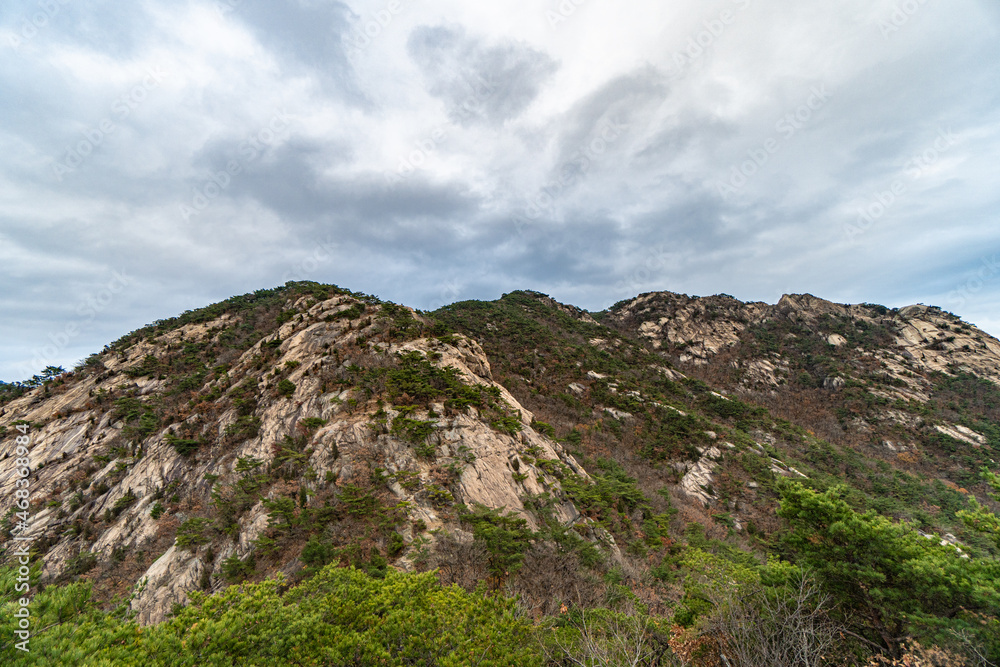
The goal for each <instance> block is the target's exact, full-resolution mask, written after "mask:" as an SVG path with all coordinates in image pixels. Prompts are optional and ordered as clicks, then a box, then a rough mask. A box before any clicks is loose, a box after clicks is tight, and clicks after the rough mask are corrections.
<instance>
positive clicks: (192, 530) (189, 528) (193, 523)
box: [177, 517, 212, 550]
mask: <svg viewBox="0 0 1000 667" xmlns="http://www.w3.org/2000/svg"><path fill="white" fill-rule="evenodd" d="M211 523H212V521H211V520H210V519H204V518H201V517H193V518H190V519H188V520H187V521H185V522H184V523H182V524H181V526H180V528H178V529H177V548H178V549H188V550H190V549H193V548H195V547H197V546H199V545H202V544H207V543H208V542H209V537H208V535H206V531H207V529H208V526H209V524H211Z"/></svg>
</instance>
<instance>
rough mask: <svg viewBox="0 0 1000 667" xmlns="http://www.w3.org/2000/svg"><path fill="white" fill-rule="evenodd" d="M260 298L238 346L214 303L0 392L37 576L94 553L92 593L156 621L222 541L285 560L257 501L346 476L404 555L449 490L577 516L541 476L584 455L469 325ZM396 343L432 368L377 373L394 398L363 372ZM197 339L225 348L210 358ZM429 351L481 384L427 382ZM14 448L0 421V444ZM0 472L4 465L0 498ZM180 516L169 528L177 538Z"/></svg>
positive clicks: (263, 503) (213, 569) (7, 470)
mask: <svg viewBox="0 0 1000 667" xmlns="http://www.w3.org/2000/svg"><path fill="white" fill-rule="evenodd" d="M277 311H278V312H277V320H278V321H279V322H281V323H280V325H279V326H276V327H274V328H273V330H271V331H266V330H265V332H264V335H262V336H260V337H259V338H258V339H256V340H252V341H246V342H245V344H244V346H243V347H244V348H245V349H240V348H239V346H237V347H235V348H234V347H229V346H227V341H231V340H232V339H233V338H234V337H235V336H236V335H238V333H239V332H238V331H236V332H234V329H237V330H238V329H239V328H240V327H244V328H246V326H247V322H246V319H245V318H244V319H241V318H240V317H237V316H236V315H234V314H232V313H222V314H220V315H219V316H217V317H212V318H209V319H207V321H202V322H196V323H189V324H181V325H179V326H176V327H173V328H169V329H168V330H165V331H163V332H161V333H157V332H156V330H155V329H154V330H152V331H148V332H145V333H144V335H143V336H142V337H138V338H135V339H133V340H127V341H125V342H124V343H121V344H116V345H115V346H114V347H113V348H112V349H108V350H106V351H105V352H103V353H101V354H100V355H95V356H94V357H92V358H91V359H90V360H88V364H87V365H86V366H85V367H84V368H83V369H81V370H78V371H77V372H75V373H71V374H67V375H65V376H63V377H62V378H60V379H59V380H58V381H56V382H54V383H50V384H47V385H46V386H45V387H43V388H38V389H35V390H33V391H32V392H30V393H28V394H27V395H26V396H23V397H22V398H19V399H17V400H14V401H13V402H10V403H8V404H7V405H6V406H4V407H3V410H2V416H0V426H3V427H5V428H6V429H7V431H6V432H7V433H8V434H10V433H12V432H13V431H12V430H11V429H12V427H13V425H14V424H15V423H16V422H19V421H21V420H24V421H27V422H30V423H31V425H32V431H31V437H32V447H31V451H30V457H29V458H30V462H31V467H32V469H33V470H34V474H33V477H32V493H33V498H35V499H37V502H38V506H37V507H36V509H35V511H34V512H33V516H32V521H31V526H30V535H31V536H32V537H34V538H35V540H36V544H39V545H41V546H42V552H43V554H44V555H43V557H42V563H43V570H42V577H43V580H46V581H54V580H58V579H60V578H61V577H65V576H68V574H72V573H80V572H86V571H88V570H87V568H88V567H93V566H94V562H97V563H101V564H102V565H104V564H111V565H110V566H107V567H104V568H103V570H102V582H103V583H104V585H106V586H107V587H108V588H109V589H110V590H109V591H108V592H110V593H117V594H122V593H125V592H127V591H128V589H129V588H134V589H135V592H136V594H135V596H134V599H133V601H132V605H133V608H134V609H135V610H136V612H137V613H138V619H139V620H140V622H143V623H151V622H158V621H160V620H162V619H163V618H164V617H165V616H166V614H167V613H168V612H169V611H170V609H171V607H172V605H173V604H175V603H178V602H184V601H185V599H186V594H187V592H188V591H191V590H196V589H208V588H219V587H220V586H222V585H224V583H225V581H226V573H225V570H224V566H225V563H226V562H227V559H229V560H228V562H229V563H230V564H232V563H234V562H235V561H233V560H232V558H233V557H236V558H239V559H241V560H244V561H246V560H247V558H248V557H252V556H257V562H258V564H259V569H261V570H263V572H264V573H269V572H275V571H279V570H286V571H294V570H295V569H296V568H298V567H301V562H300V561H299V559H298V558H297V557H296V548H295V545H291V546H290V547H286V548H284V549H283V551H282V552H281V555H283V556H285V559H284V560H282V558H281V557H273V556H262V555H261V552H262V551H263V549H262V546H261V545H262V544H263V545H267V547H268V548H270V549H272V550H273V548H274V544H273V542H274V540H275V538H274V535H273V534H274V518H273V517H274V507H275V505H273V503H276V502H279V501H288V502H290V503H291V505H290V506H291V511H293V513H296V512H297V514H296V517H301V516H303V509H304V508H311V509H314V510H315V511H316V512H320V511H324V509H323V507H321V506H319V503H318V502H316V501H315V499H318V498H321V497H322V498H324V502H325V503H327V504H328V505H330V507H331V508H332V509H329V510H328V511H329V513H330V515H331V516H334V515H337V516H339V515H340V514H344V512H341V511H340V509H339V506H338V505H337V502H338V500H337V499H338V492H339V491H342V490H343V489H353V488H354V487H359V486H366V487H371V488H372V491H371V493H370V497H371V498H375V497H376V496H377V497H378V499H379V502H380V503H382V505H384V506H393V505H395V506H398V507H399V508H401V510H399V511H401V512H402V514H401V515H400V516H402V519H401V520H400V522H399V523H398V524H397V526H396V531H395V534H396V535H398V541H397V542H396V543H395V544H394V546H393V550H394V551H395V553H394V554H393V555H395V556H396V558H395V560H394V563H395V565H396V566H397V567H401V568H404V569H408V568H412V567H413V559H414V557H415V555H416V554H417V553H418V552H419V549H418V547H419V548H427V547H428V545H430V547H431V548H432V547H433V543H434V541H435V539H436V534H437V530H438V529H450V530H452V531H461V528H460V527H459V525H458V522H457V520H456V516H457V514H456V511H455V508H456V507H457V506H459V505H467V506H470V507H474V506H477V505H482V506H485V507H487V508H491V509H497V510H502V511H504V512H507V513H512V514H514V515H518V516H521V517H523V518H524V519H525V520H526V521H527V522H528V526H529V527H530V528H532V529H534V528H537V524H538V519H537V516H536V515H535V514H532V513H531V512H528V511H526V509H525V505H524V501H523V499H524V498H526V497H531V496H532V495H539V494H546V493H548V494H551V495H552V496H553V497H554V502H553V503H552V505H551V507H550V512H551V516H552V517H553V518H554V519H555V520H557V521H559V522H560V523H561V524H563V525H566V526H572V525H574V524H576V523H578V522H579V523H582V524H586V523H588V521H589V520H588V519H586V518H584V517H581V515H580V513H579V512H578V511H577V510H576V508H575V507H574V506H573V504H572V503H571V502H569V501H568V500H566V499H565V498H564V497H563V496H562V494H561V492H560V491H559V480H558V479H557V478H556V477H553V472H554V471H556V468H554V467H553V464H554V463H555V462H558V464H560V465H563V466H565V467H566V469H568V470H570V471H572V472H573V474H575V475H578V476H579V477H580V478H582V479H586V477H587V474H586V472H584V471H583V469H582V468H581V467H580V466H579V465H578V464H577V463H576V461H575V460H574V459H573V457H572V456H570V455H569V454H567V453H566V452H565V451H564V450H563V448H562V446H561V445H559V444H558V443H556V442H554V441H553V440H551V439H550V438H548V437H546V436H544V435H542V434H539V433H537V432H536V431H535V430H534V429H533V428H532V426H531V423H532V419H533V416H532V414H531V413H530V412H529V411H527V410H525V409H524V408H523V407H522V406H521V405H520V404H519V403H518V401H517V400H516V399H514V397H513V396H511V394H510V393H509V392H508V391H507V390H506V389H505V388H504V387H502V386H500V385H499V384H497V383H496V382H494V381H493V380H492V378H491V371H490V363H489V360H488V359H487V358H486V355H485V354H484V352H483V350H482V348H481V347H480V346H479V344H478V343H476V342H475V341H473V340H470V339H468V338H466V337H464V336H449V337H448V338H447V341H446V342H442V340H439V339H435V338H428V337H420V336H416V337H414V336H413V335H412V333H411V334H409V335H407V336H399V335H397V334H394V333H392V330H393V328H396V329H404V328H410V329H414V330H416V329H418V328H419V325H420V323H419V321H418V320H417V319H416V317H415V313H414V312H413V311H411V310H409V309H405V308H401V307H396V306H394V307H392V308H389V307H385V306H382V305H378V304H372V303H370V302H366V300H364V299H360V298H356V297H354V296H350V295H345V294H340V295H335V296H332V297H330V298H326V299H322V298H316V297H315V296H300V297H297V298H288V299H285V300H284V301H283V302H282V303H280V307H278V308H277ZM389 311H391V312H389ZM282 320H284V321H282ZM257 324H258V326H259V323H257ZM251 331H252V330H251ZM252 333H253V335H257V334H258V333H260V332H252ZM387 333H388V334H389V335H386V334H387ZM401 337H402V338H405V340H398V341H397V340H394V339H395V338H401ZM206 351H209V352H210V353H211V354H206ZM401 355H409V358H410V360H411V361H410V367H411V369H415V370H414V371H413V374H414V375H417V374H419V373H423V375H424V376H425V378H427V377H429V378H431V379H430V380H429V381H428V382H430V386H428V385H424V386H418V385H419V379H418V378H412V379H411V378H406V377H402V376H401V377H402V379H397V380H398V381H399V382H404V381H406V382H412V384H413V386H412V387H411V386H409V385H407V386H405V387H399V388H397V387H391V388H390V389H389V393H390V394H392V395H393V396H395V400H394V401H389V400H385V399H386V387H385V386H384V385H385V383H386V382H387V380H386V377H387V376H386V375H385V374H384V373H382V372H381V371H382V370H384V369H390V368H395V366H394V364H396V363H397V362H398V360H399V359H400V358H401ZM207 357H215V358H217V360H222V362H223V363H220V364H218V365H217V366H216V367H215V368H209V367H207V366H206V364H205V363H204V361H203V359H205V358H207ZM446 368H448V369H451V371H449V372H453V373H454V382H453V383H452V384H453V385H454V386H455V387H458V388H460V389H461V388H464V387H473V388H477V387H478V388H481V389H482V390H484V393H483V394H482V396H487V397H488V401H484V402H482V404H481V405H475V404H469V405H464V404H462V403H459V402H456V401H454V400H451V399H452V398H453V397H449V395H448V392H449V391H450V390H447V389H443V390H441V391H440V392H438V395H437V396H435V397H432V398H428V397H430V395H431V394H434V393H435V392H437V391H438V390H439V389H441V387H440V386H438V387H434V383H435V382H437V383H440V382H441V381H442V377H443V376H441V375H440V374H438V375H435V374H434V371H433V370H429V369H439V370H440V369H446ZM392 381H393V380H391V379H390V380H388V382H392ZM419 392H424V396H421V395H419ZM477 395H478V394H477ZM501 418H502V419H505V420H506V421H505V422H503V425H502V426H499V427H498V426H497V420H498V419H501ZM414 428H417V429H421V428H422V429H424V431H419V432H416V431H413V430H412V429H414ZM407 429H411V430H409V431H408V430H407ZM414 433H417V435H413V434H414ZM13 447H14V441H13V438H7V439H5V440H4V442H3V444H2V446H0V459H2V460H4V461H7V460H9V459H10V457H11V456H12V455H13ZM526 452H527V453H526ZM255 475H260V477H259V478H256V477H255ZM376 477H377V478H379V479H378V480H376V482H377V483H376V484H373V483H372V479H373V478H376ZM14 481H15V471H14V468H13V466H11V465H3V467H2V468H0V498H2V500H0V514H2V513H5V512H8V510H9V509H10V504H11V502H12V500H11V499H12V498H13V493H12V489H13V483H14ZM247 490H250V492H247ZM241 494H242V495H241ZM235 497H239V498H240V500H239V503H241V504H239V503H236V501H234V500H233V498H235ZM341 502H342V501H341ZM371 502H374V500H372V501H371ZM269 504H270V507H269ZM296 505H299V506H300V507H299V508H298V509H296V507H295V506H296ZM235 508H238V509H235ZM285 510H286V511H288V505H287V503H286V506H285ZM338 512H339V513H340V514H338ZM350 512H351V511H350V510H347V513H346V515H347V516H348V518H351V517H350ZM199 521H201V522H202V523H200V524H199ZM589 532H591V533H592V532H593V531H592V530H590V531H589ZM198 533H200V534H198ZM191 534H194V535H195V536H194V539H193V540H189V542H192V541H193V544H189V545H188V546H183V545H182V544H181V541H180V540H179V539H178V538H179V536H181V537H183V536H184V535H188V536H190V535H191ZM269 535H270V536H271V537H269ZM390 537H391V535H390ZM269 540H270V541H269ZM298 549H299V550H301V545H298ZM261 565H262V567H260V566H261Z"/></svg>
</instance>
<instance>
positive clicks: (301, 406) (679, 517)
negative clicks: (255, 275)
mask: <svg viewBox="0 0 1000 667" xmlns="http://www.w3.org/2000/svg"><path fill="white" fill-rule="evenodd" d="M998 383H1000V342H998V341H996V340H995V339H992V338H991V337H989V336H988V335H986V334H985V333H983V332H981V331H979V330H978V329H975V328H974V327H972V326H971V325H968V324H966V323H964V322H962V321H961V320H960V319H959V318H957V317H956V316H954V315H951V314H949V313H944V312H943V311H940V310H937V309H933V308H929V307H924V306H914V307H910V308H907V309H901V310H898V311H893V310H889V309H886V308H883V307H881V306H875V305H871V304H865V305H862V306H842V305H838V304H831V303H829V302H825V301H822V300H820V299H816V298H815V297H811V296H809V295H803V296H792V297H784V298H783V299H782V301H781V302H780V303H779V304H777V305H775V306H769V305H767V304H744V303H742V302H739V301H737V300H735V299H733V298H732V297H727V296H725V295H722V296H717V297H708V298H704V299H700V298H695V297H685V296H683V295H675V294H671V293H668V292H664V293H655V294H649V295H641V296H639V297H637V298H636V299H632V300H628V301H625V302H622V303H619V304H616V305H615V306H614V307H612V308H611V309H609V310H608V311H606V312H603V313H587V312H585V311H583V310H580V309H578V308H575V307H572V306H567V305H564V304H560V303H558V302H556V301H554V300H553V299H551V298H549V297H547V296H545V295H543V294H539V293H535V292H514V293H512V294H508V295H505V296H504V297H503V298H501V299H499V300H497V301H492V302H480V301H470V302H460V303H456V304H452V305H450V306H446V307H444V308H442V309H440V310H438V311H435V312H433V313H422V312H420V311H414V310H412V309H409V308H406V307H404V306H399V305H396V304H391V303H387V302H383V301H381V300H379V299H377V298H375V297H372V296H369V295H365V294H361V293H354V292H351V291H349V290H345V289H342V288H339V287H336V286H332V285H321V284H317V283H289V284H288V285H286V286H284V287H280V288H276V289H273V290H260V291H258V292H255V293H253V294H248V295H244V296H242V297H235V298H233V299H230V300H227V301H225V302H222V303H220V304H216V305H213V306H209V307H207V308H204V309H200V310H196V311H191V312H188V313H184V314H183V315H181V316H179V317H176V318H172V319H169V320H162V321H159V322H156V323H154V324H152V325H150V326H148V327H145V328H143V329H140V330H138V331H136V332H133V333H131V334H129V335H127V336H125V337H123V338H121V339H120V340H118V341H116V342H115V343H112V344H111V345H109V346H108V347H106V348H105V350H104V351H103V352H101V353H98V354H95V355H92V356H91V357H89V358H88V359H87V360H85V361H84V362H83V363H81V364H80V366H79V367H77V368H75V369H73V371H72V372H69V373H65V372H61V369H46V371H45V372H43V373H42V374H40V375H39V376H38V377H37V378H36V379H35V380H34V381H32V382H29V383H25V384H19V385H18V384H13V385H5V386H4V387H5V388H4V391H2V392H0V396H2V399H0V400H2V401H3V404H2V407H0V409H2V414H0V429H2V430H0V435H2V436H3V443H2V445H0V456H3V457H4V459H3V461H4V463H3V464H0V465H3V466H4V467H5V468H4V469H2V470H0V486H2V487H3V494H2V495H0V512H3V513H4V514H3V530H2V533H0V540H2V541H0V557H2V558H3V560H4V561H5V562H7V563H8V564H9V565H11V566H15V565H16V562H15V559H14V557H13V553H14V547H15V542H14V540H13V538H14V537H15V535H16V534H18V531H19V530H20V528H19V527H18V525H17V524H18V520H19V517H18V514H17V513H18V511H20V510H19V508H18V507H16V505H15V504H14V503H13V500H14V497H15V496H14V493H13V489H14V482H15V476H14V469H13V467H12V466H13V464H12V463H11V462H12V461H14V457H15V453H16V452H15V449H16V446H17V436H18V435H20V434H21V432H23V431H25V430H26V429H28V430H30V433H31V446H30V454H29V458H30V468H31V478H30V481H31V489H32V491H31V502H30V508H29V510H28V511H29V513H30V515H31V520H32V527H31V529H30V533H31V535H32V540H33V541H32V563H33V565H32V586H33V588H32V592H33V593H34V598H33V601H32V606H31V609H32V621H31V622H32V628H33V629H34V635H33V637H32V640H31V652H30V653H27V654H26V653H24V652H21V651H18V650H17V649H15V648H14V642H15V640H14V637H15V635H14V632H13V631H14V629H15V628H16V627H17V624H18V618H16V617H15V616H14V612H15V611H16V610H17V609H18V608H19V606H18V605H17V602H16V600H15V595H17V594H16V593H15V592H14V586H15V581H16V569H15V567H11V568H9V569H5V570H2V574H0V585H2V586H3V588H4V590H5V593H6V595H5V598H4V599H5V600H8V602H6V603H5V604H4V606H3V607H2V608H0V632H2V634H0V659H2V660H3V661H4V664H25V665H29V664H46V665H49V664H67V665H68V664H73V665H76V664H81V665H129V664H136V665H138V664H151V665H157V664H162V665H175V664H176V665H186V664H191V665H194V664H206V665H230V664H232V665H243V664H263V663H264V662H265V661H267V662H269V663H274V662H275V661H278V662H280V663H281V664H301V665H313V664H314V665H320V664H322V665H374V664H386V665H571V664H575V665H699V666H716V665H729V666H730V667H734V666H735V665H744V666H746V665H765V664H766V665H822V664H828V665H883V664H885V665H889V664H895V665H904V664H905V665H959V664H966V665H991V664H1000V621H998V618H1000V519H998V518H997V515H996V511H997V510H998V509H1000V478H998V477H997V476H996V472H997V464H996V459H997V458H998V456H1000V384H998ZM19 425H20V427H21V428H20V431H19V430H18V426H19Z"/></svg>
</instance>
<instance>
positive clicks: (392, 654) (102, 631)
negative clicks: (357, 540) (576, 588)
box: [0, 559, 543, 667]
mask: <svg viewBox="0 0 1000 667" xmlns="http://www.w3.org/2000/svg"><path fill="white" fill-rule="evenodd" d="M237 560H238V559H237ZM240 569H241V568H240V566H238V565H236V564H235V563H233V564H232V565H231V566H230V571H231V572H232V573H233V575H234V576H236V577H239V576H242V574H243V572H241V571H240ZM14 576H15V575H14V570H8V571H5V572H4V574H3V576H2V577H0V580H2V585H3V588H4V593H5V596H4V599H5V600H11V599H12V597H13V596H11V595H7V593H8V591H10V590H12V589H13V583H14ZM14 604H15V603H13V602H6V603H5V604H4V606H3V608H2V609H3V611H2V613H0V631H2V633H3V634H2V638H0V660H3V662H4V664H18V665H25V666H26V667H27V666H30V665H46V666H50V665H81V666H94V667H98V666H104V665H112V664H113V665H116V666H122V667H128V666H129V665H136V666H142V667H157V666H164V667H165V666H167V665H214V666H220V667H221V666H227V665H233V666H236V665H262V666H263V665H274V664H301V665H306V664H316V665H318V664H323V665H341V666H344V667H347V666H349V665H399V666H402V665H418V664H419V665H456V666H457V665H467V664H476V665H482V666H483V667H487V666H489V667H531V666H533V665H534V666H537V667H541V665H542V664H543V663H542V656H541V652H540V650H539V649H538V647H537V644H536V643H535V641H534V640H533V639H532V626H531V623H530V621H529V620H528V619H526V618H525V617H523V616H522V615H521V614H520V613H519V611H518V608H517V605H516V603H515V602H514V601H513V600H511V599H508V598H504V597H499V596H493V595H482V594H477V593H467V592H465V591H463V590H462V589H460V588H458V587H457V586H450V587H443V586H440V585H439V584H437V582H436V581H435V578H434V575H433V574H432V573H427V574H415V575H408V574H401V573H398V572H395V571H394V570H388V571H387V572H386V573H385V577H384V578H382V579H377V578H372V577H370V576H368V575H366V574H364V573H363V572H360V571H358V570H355V569H353V568H346V569H345V568H339V567H336V566H328V567H326V568H324V569H323V570H321V571H320V572H319V573H318V574H317V575H316V576H315V577H313V578H312V579H310V580H309V581H307V582H305V583H303V584H300V585H298V586H296V587H294V588H291V589H288V590H285V589H284V587H283V586H282V585H281V583H280V581H277V580H268V581H265V582H262V583H259V584H243V585H241V586H233V587H231V588H228V589H226V590H225V591H224V592H222V593H219V594H217V595H212V596H208V595H204V594H203V593H198V592H195V593H192V594H191V603H190V604H189V605H187V606H185V607H183V608H182V609H180V610H179V611H178V613H177V614H176V616H175V617H174V618H172V619H170V620H167V621H164V622H162V623H160V624H158V625H155V626H151V627H147V628H142V629H140V628H138V627H137V626H136V625H135V624H134V622H132V621H130V620H128V619H127V617H126V614H125V608H124V606H122V607H118V608H116V609H114V610H112V611H110V612H106V611H103V610H101V609H100V608H99V607H98V606H97V605H96V604H95V602H94V601H93V599H92V597H91V589H90V585H89V584H82V583H76V584H71V585H69V586H65V587H49V588H47V589H45V591H44V592H42V593H40V594H38V595H37V596H36V598H35V603H34V614H35V615H34V618H33V620H34V622H35V623H37V626H38V627H44V628H46V630H45V632H42V633H39V634H37V635H35V636H34V637H32V639H31V652H30V653H21V652H18V651H16V650H15V649H14V648H13V646H12V643H13V639H12V638H13V637H14V634H13V630H14V628H15V627H16V618H14V616H13V611H14ZM14 660H16V661H17V662H16V663H15V662H12V661H14Z"/></svg>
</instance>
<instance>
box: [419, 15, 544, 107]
mask: <svg viewBox="0 0 1000 667" xmlns="http://www.w3.org/2000/svg"><path fill="white" fill-rule="evenodd" d="M407 50H408V52H409V54H410V56H411V57H412V58H413V60H414V61H415V62H416V63H417V65H418V66H419V67H420V69H421V71H422V72H423V74H424V76H425V78H426V79H427V81H428V91H429V92H430V93H431V94H432V95H434V96H435V97H438V98H440V99H442V100H443V101H444V102H445V103H446V104H447V106H448V115H449V116H450V117H451V118H452V119H453V120H454V121H455V122H458V123H460V124H469V123H474V122H477V121H479V122H488V123H490V124H493V125H500V124H503V123H504V122H505V121H507V120H510V119H514V118H516V117H517V116H518V115H519V114H520V113H521V112H522V111H524V110H525V109H526V108H527V107H528V105H529V104H531V102H532V101H534V99H535V98H536V97H537V96H538V94H539V92H540V91H541V87H542V84H543V83H545V82H546V80H548V79H549V78H550V77H551V76H552V75H553V74H554V73H555V72H556V70H557V69H558V66H557V64H556V62H555V60H553V59H552V58H551V57H549V56H548V55H546V54H545V53H542V52H540V51H536V50H535V49H532V48H531V47H529V46H527V45H526V44H523V43H517V42H514V41H505V42H503V43H500V44H497V45H485V44H484V43H482V41H481V40H476V39H473V38H470V37H467V36H466V34H465V30H464V29H462V28H461V27H448V26H433V27H429V26H428V27H421V28H418V29H416V30H414V31H413V32H412V33H411V34H410V37H409V40H408V41H407Z"/></svg>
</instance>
